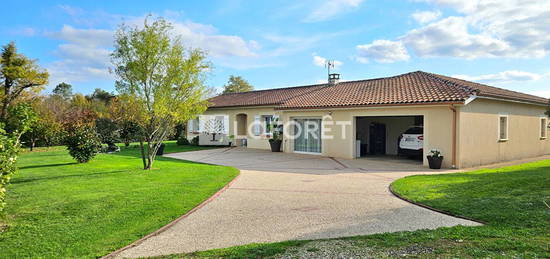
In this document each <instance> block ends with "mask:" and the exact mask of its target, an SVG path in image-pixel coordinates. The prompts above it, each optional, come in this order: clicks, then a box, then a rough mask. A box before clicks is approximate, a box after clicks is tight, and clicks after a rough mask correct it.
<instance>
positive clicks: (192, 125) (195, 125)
mask: <svg viewBox="0 0 550 259" xmlns="http://www.w3.org/2000/svg"><path fill="white" fill-rule="evenodd" d="M188 127H189V132H190V133H198V132H199V118H196V119H193V120H189V123H188Z"/></svg>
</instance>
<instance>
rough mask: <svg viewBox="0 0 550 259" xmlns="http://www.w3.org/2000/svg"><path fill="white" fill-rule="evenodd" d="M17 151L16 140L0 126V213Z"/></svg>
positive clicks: (13, 170) (13, 169) (14, 169)
mask: <svg viewBox="0 0 550 259" xmlns="http://www.w3.org/2000/svg"><path fill="white" fill-rule="evenodd" d="M18 151H19V143H18V142H17V138H16V137H14V136H11V135H9V134H7V133H6V132H5V131H4V129H3V127H2V125H0V212H2V211H3V209H4V207H5V205H6V202H5V198H6V186H7V185H8V184H9V182H10V179H11V177H12V176H13V174H14V173H15V171H16V170H17V168H16V167H15V162H16V160H17V153H18Z"/></svg>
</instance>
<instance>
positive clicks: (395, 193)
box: [388, 178, 487, 225]
mask: <svg viewBox="0 0 550 259" xmlns="http://www.w3.org/2000/svg"><path fill="white" fill-rule="evenodd" d="M400 179H402V178H400ZM400 179H397V180H395V181H393V182H392V183H390V185H389V186H388V190H389V191H390V193H391V194H392V195H393V196H395V197H397V198H398V199H400V200H403V201H406V202H408V203H411V204H413V205H416V206H419V207H422V208H425V209H429V210H431V211H435V212H437V213H441V214H445V215H447V216H451V217H455V218H459V219H465V220H469V221H473V222H477V223H479V224H483V225H487V222H484V221H481V220H479V219H474V218H470V217H467V216H462V215H457V214H453V213H451V212H449V211H445V210H440V209H437V208H434V207H431V206H428V205H426V204H423V203H419V202H416V201H413V200H411V199H408V198H405V197H404V196H401V195H400V194H399V193H397V192H396V191H395V190H394V189H393V183H394V182H396V181H398V180H400Z"/></svg>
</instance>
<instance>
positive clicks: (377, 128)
mask: <svg viewBox="0 0 550 259" xmlns="http://www.w3.org/2000/svg"><path fill="white" fill-rule="evenodd" d="M355 127H356V128H355V132H356V134H355V135H356V151H355V153H356V157H375V156H376V157H384V156H387V157H388V158H390V157H391V158H399V157H401V158H410V159H417V160H421V159H422V153H423V149H424V116H366V117H356V121H355Z"/></svg>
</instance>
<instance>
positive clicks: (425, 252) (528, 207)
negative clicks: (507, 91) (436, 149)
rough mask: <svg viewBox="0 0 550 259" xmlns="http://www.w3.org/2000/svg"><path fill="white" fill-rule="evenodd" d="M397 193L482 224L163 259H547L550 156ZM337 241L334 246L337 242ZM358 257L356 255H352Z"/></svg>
mask: <svg viewBox="0 0 550 259" xmlns="http://www.w3.org/2000/svg"><path fill="white" fill-rule="evenodd" d="M392 188H393V190H394V191H395V192H397V193H399V194H400V195H402V196H404V197H406V198H408V199H410V200H414V201H416V202H419V203H423V204H426V205H429V206H432V207H434V208H438V209H440V210H445V211H448V212H450V213H453V214H455V215H462V216H467V217H470V218H474V219H478V220H481V221H484V222H486V223H487V224H486V225H484V226H479V227H463V226H457V227H450V228H439V229H436V230H419V231H413V232H398V233H386V234H376V235H368V236H358V237H351V238H340V239H332V240H320V241H319V240H317V241H290V242H282V243H272V244H251V245H247V246H239V247H232V248H227V249H218V250H211V251H206V252H199V253H194V254H187V255H172V256H168V257H167V258H190V257H193V258H194V257H227V258H257V257H265V256H273V255H275V256H277V255H281V253H285V254H286V255H293V254H294V255H298V254H300V255H303V254H306V255H307V257H309V256H311V257H313V256H321V255H324V254H325V252H326V251H327V250H331V249H332V250H337V251H338V252H340V254H344V255H345V254H349V253H350V250H353V252H352V253H353V254H354V255H356V254H357V253H363V254H362V255H363V256H369V257H372V258H384V257H401V256H403V257H414V258H417V257H420V258H472V257H474V258H478V257H482V258H550V208H549V207H548V206H547V205H546V204H545V202H546V203H547V204H549V205H550V160H545V161H539V162H533V163H528V164H522V165H517V166H511V167H504V168H499V169H486V170H479V171H473V172H466V173H455V174H443V175H419V176H410V177H405V178H403V179H400V180H397V181H396V182H394V183H393V184H392ZM334 243H337V245H334ZM356 257H357V256H356Z"/></svg>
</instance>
